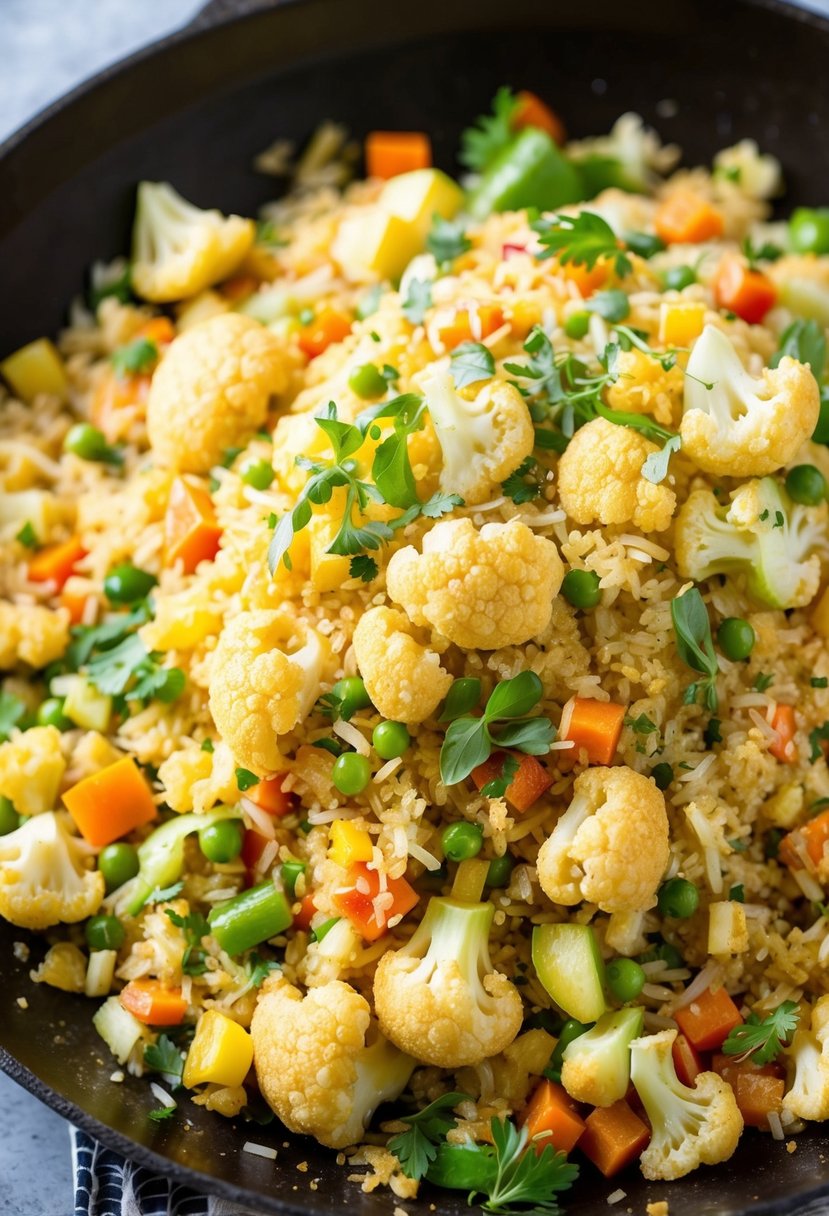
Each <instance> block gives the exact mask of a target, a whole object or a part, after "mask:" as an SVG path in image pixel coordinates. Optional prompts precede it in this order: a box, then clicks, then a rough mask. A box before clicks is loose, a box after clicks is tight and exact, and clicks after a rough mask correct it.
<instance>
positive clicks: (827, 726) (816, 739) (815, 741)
mask: <svg viewBox="0 0 829 1216" xmlns="http://www.w3.org/2000/svg"><path fill="white" fill-rule="evenodd" d="M827 742H829V722H824V723H823V726H816V727H815V729H814V730H810V731H809V747H810V751H809V763H810V764H816V763H817V762H818V760H820V759H822V757H823V756H824V755H825V754H826V753H825V752H824V750H823V748H822V747H821V743H827Z"/></svg>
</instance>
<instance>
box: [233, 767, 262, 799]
mask: <svg viewBox="0 0 829 1216" xmlns="http://www.w3.org/2000/svg"><path fill="white" fill-rule="evenodd" d="M236 784H237V785H238V787H239V789H240V790H241V792H242V793H243V794H244V792H245V790H251V789H253V787H254V786H255V785H258V784H259V778H258V777H257V776H256V773H252V772H251V771H250V769H247V768H237V770H236Z"/></svg>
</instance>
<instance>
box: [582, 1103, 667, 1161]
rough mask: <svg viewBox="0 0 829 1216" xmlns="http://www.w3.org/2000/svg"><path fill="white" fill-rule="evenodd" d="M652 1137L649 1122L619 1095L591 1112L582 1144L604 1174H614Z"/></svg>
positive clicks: (588, 1155)
mask: <svg viewBox="0 0 829 1216" xmlns="http://www.w3.org/2000/svg"><path fill="white" fill-rule="evenodd" d="M650 1138H651V1134H650V1130H649V1129H648V1125H647V1124H646V1123H643V1121H642V1120H641V1119H640V1118H639V1116H638V1115H636V1114H634V1112H633V1111H632V1110H631V1109H630V1107H629V1106H628V1104H627V1102H626V1101H625V1100H624V1098H620V1099H619V1101H618V1102H614V1103H613V1105H612V1106H597V1107H596V1109H595V1110H593V1111H591V1112H590V1114H589V1115H588V1116H587V1118H586V1120H585V1124H584V1134H583V1135H582V1137H581V1139H580V1140H579V1148H580V1149H581V1151H582V1152H583V1153H584V1155H585V1156H586V1157H588V1158H589V1160H590V1161H592V1162H593V1164H594V1165H595V1166H596V1168H597V1169H599V1170H600V1171H601V1172H602V1173H603V1174H604V1176H605V1178H612V1177H613V1175H614V1174H618V1173H619V1171H620V1170H623V1169H624V1168H625V1166H626V1165H630V1164H631V1162H633V1161H635V1160H636V1159H637V1157H638V1156H639V1154H640V1153H641V1152H642V1149H643V1148H644V1147H645V1145H646V1144H647V1143H648V1141H649V1140H650Z"/></svg>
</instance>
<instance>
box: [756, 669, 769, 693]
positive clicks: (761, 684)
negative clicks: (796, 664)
mask: <svg viewBox="0 0 829 1216" xmlns="http://www.w3.org/2000/svg"><path fill="white" fill-rule="evenodd" d="M773 683H774V676H773V675H766V674H765V673H764V672H762V671H761V672H760V673H759V674H758V675H757V676H756V678H755V680H754V683H753V685H752V688H753V689H754V691H755V692H765V691H766V689H767V688H771V686H772V684H773Z"/></svg>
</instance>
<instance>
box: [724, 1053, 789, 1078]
mask: <svg viewBox="0 0 829 1216" xmlns="http://www.w3.org/2000/svg"><path fill="white" fill-rule="evenodd" d="M711 1071H712V1072H715V1073H716V1074H717V1076H719V1077H722V1079H723V1080H724V1081H727V1082H728V1083H729V1085H731V1084H733V1083H735V1082H736V1080H737V1077H738V1076H740V1074H741V1073H751V1075H752V1076H754V1075H756V1076H760V1077H778V1078H780V1079H782V1078H783V1077H785V1075H786V1072H785V1069H784V1068H783V1067H782V1066H781V1065H780V1064H778V1063H777V1062H776V1061H775V1060H771V1061H770V1062H769V1063H768V1064H755V1063H754V1061H753V1060H741V1059H740V1057H739V1056H727V1055H725V1054H724V1052H721V1051H715V1052H714V1054H713V1056H712V1057H711Z"/></svg>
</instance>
